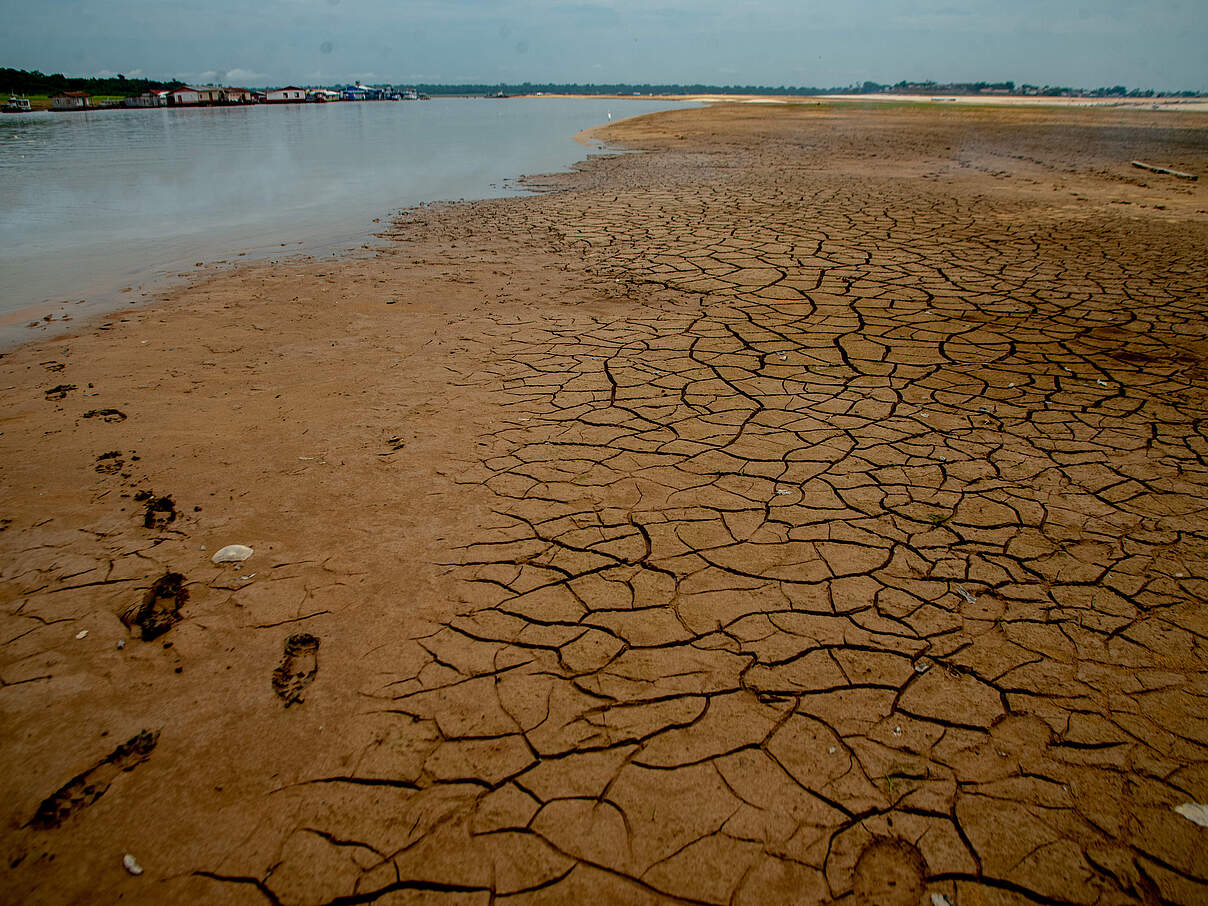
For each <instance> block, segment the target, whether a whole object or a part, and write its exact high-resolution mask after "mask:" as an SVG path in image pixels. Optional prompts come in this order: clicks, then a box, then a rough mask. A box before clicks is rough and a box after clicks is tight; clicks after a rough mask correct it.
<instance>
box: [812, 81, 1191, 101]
mask: <svg viewBox="0 0 1208 906" xmlns="http://www.w3.org/2000/svg"><path fill="white" fill-rule="evenodd" d="M832 90H834V91H843V92H848V93H852V94H888V93H901V94H910V93H931V94H937V93H938V94H983V93H990V94H1014V95H1027V96H1035V97H1082V98H1124V97H1129V98H1152V97H1159V96H1161V97H1184V98H1191V97H1202V96H1203V94H1204V92H1201V91H1154V90H1153V89H1152V88H1133V89H1132V90H1129V89H1128V88H1127V87H1125V86H1124V85H1113V86H1111V87H1110V88H1109V87H1106V86H1104V87H1102V88H1071V87H1069V86H1068V85H1029V84H1027V83H1024V84H1023V85H1019V86H1016V84H1015V83H1014V82H1011V81H1007V82H930V81H928V82H907V81H901V82H896V83H894V84H892V85H888V84H881V83H880V82H864V83H863V84H862V85H853V86H852V87H851V88H838V89H832Z"/></svg>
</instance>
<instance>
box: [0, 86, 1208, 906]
mask: <svg viewBox="0 0 1208 906" xmlns="http://www.w3.org/2000/svg"><path fill="white" fill-rule="evenodd" d="M1105 118H1106V119H1105ZM609 136H610V137H612V138H615V139H617V140H621V141H626V142H628V143H629V144H631V145H632V146H633V147H637V148H644V149H646V150H647V151H649V152H650V153H647V154H642V155H623V156H620V157H615V158H607V159H600V160H596V161H594V162H592V163H590V164H589V165H587V166H585V167H583V168H582V169H581V171H580V172H578V173H576V174H573V175H569V176H565V177H552V178H550V179H549V180H548V182H547V183H545V184H544V185H542V186H541V188H543V189H545V190H547V191H545V192H544V193H543V194H541V195H539V196H537V197H533V198H527V199H523V200H516V199H513V200H505V201H492V202H481V203H475V204H469V205H456V206H437V207H432V208H425V209H420V210H417V211H413V212H409V213H407V214H405V215H403V216H402V217H400V218H399V219H398V220H397V221H396V222H395V224H394V225H393V226H392V227H391V228H390V230H389V232H388V235H389V237H390V238H392V239H394V240H396V241H395V243H394V244H393V245H392V246H390V247H389V248H387V249H385V250H382V251H381V252H379V253H377V254H376V255H375V256H374V257H370V258H367V259H357V260H352V261H344V262H335V263H333V262H295V263H293V264H292V265H290V266H289V267H284V268H283V267H276V268H275V267H261V268H249V269H245V270H242V271H237V272H234V273H232V274H225V275H219V276H216V277H213V278H210V279H209V280H207V281H202V282H200V283H198V284H197V285H195V286H193V287H192V288H190V289H188V290H185V291H181V293H180V294H179V297H178V298H177V299H176V300H175V302H174V303H172V304H165V305H162V306H160V307H159V308H152V309H149V310H146V311H137V312H136V311H133V310H132V312H131V313H129V316H128V317H125V318H122V319H120V320H117V319H115V320H114V321H113V322H110V324H109V327H108V328H107V332H106V333H102V332H100V331H97V332H95V333H94V334H92V335H85V336H80V337H76V338H71V339H69V340H61V341H57V342H48V343H46V344H43V345H40V346H34V347H27V348H26V349H24V350H20V351H18V352H17V353H15V354H13V355H10V356H9V357H7V358H6V360H5V361H4V362H0V366H4V367H5V369H6V371H5V376H6V377H7V378H11V379H10V380H6V381H5V383H11V384H14V385H15V386H16V387H17V388H18V390H17V391H14V390H13V389H10V390H9V391H6V392H5V395H6V399H8V398H12V399H14V400H15V399H17V397H16V396H15V395H14V394H16V393H18V392H20V391H24V392H20V396H19V402H14V403H13V404H12V405H13V409H12V412H13V414H12V415H11V417H10V418H9V419H8V421H7V422H6V425H7V426H6V428H5V434H4V435H3V437H0V440H3V441H4V442H5V445H6V446H5V455H6V457H7V458H8V459H9V460H10V461H14V462H19V463H23V465H19V466H14V467H13V468H12V469H10V470H6V477H5V484H6V487H5V489H4V490H5V495H6V497H7V498H8V499H9V500H10V501H13V503H12V505H11V506H9V510H10V511H11V512H10V513H4V514H0V515H4V516H5V517H6V518H8V519H10V523H7V524H6V528H5V530H4V531H3V533H0V543H3V545H4V548H5V551H6V556H5V566H4V580H5V591H4V595H3V604H4V617H3V626H4V628H5V632H6V635H5V637H4V639H5V643H6V644H5V648H4V659H3V661H0V678H2V679H3V681H4V687H3V689H0V696H3V699H2V700H3V701H4V703H5V711H6V713H7V714H9V715H10V717H9V718H7V721H8V723H9V725H10V727H11V728H12V729H11V732H10V733H9V734H7V741H6V742H5V743H4V748H5V752H6V756H5V757H6V761H7V763H8V765H9V770H8V773H9V775H10V776H9V777H8V778H6V779H5V780H4V785H3V791H4V792H5V794H6V800H7V802H8V803H9V804H10V809H9V810H8V812H9V813H8V817H7V824H6V827H5V845H6V856H7V858H8V859H9V867H10V873H9V877H8V880H6V881H5V882H4V885H5V887H6V888H7V889H8V890H9V891H10V892H11V893H14V894H19V895H23V896H36V897H38V898H39V899H43V900H47V901H53V900H56V899H60V900H62V901H69V900H72V899H75V898H80V897H86V896H87V892H88V891H93V892H97V891H100V892H101V893H100V896H101V898H102V899H106V898H116V897H117V896H119V895H120V896H123V897H126V898H131V899H139V898H142V899H146V900H148V901H165V900H166V899H171V898H177V899H178V900H179V901H185V900H189V899H194V900H199V901H200V900H206V901H223V900H226V901H230V902H245V901H246V902H270V903H289V904H294V903H299V904H301V903H307V904H309V903H314V904H325V903H332V904H334V903H354V902H381V903H410V902H440V903H446V902H448V903H488V902H497V903H516V904H521V903H523V904H529V903H534V904H536V903H587V902H599V903H652V904H653V903H664V902H667V903H670V902H681V903H702V904H748V903H750V904H756V903H758V904H768V903H826V902H849V903H884V904H897V903H902V904H913V903H919V902H930V900H928V899H927V897H928V896H929V895H930V894H931V893H938V894H942V895H943V896H946V897H947V898H949V900H950V901H951V902H953V903H956V904H958V906H964V904H979V903H986V904H991V903H993V904H1014V903H1045V904H1049V903H1052V904H1064V903H1079V904H1116V903H1136V902H1140V903H1147V904H1150V903H1190V902H1197V901H1201V900H1203V899H1204V898H1205V897H1208V888H1206V886H1205V882H1206V881H1208V848H1206V847H1205V845H1204V844H1205V842H1206V838H1205V835H1206V834H1208V830H1205V829H1204V828H1202V827H1200V826H1198V825H1196V824H1194V823H1192V822H1191V821H1189V820H1188V819H1187V818H1185V817H1183V816H1182V815H1181V814H1178V813H1176V812H1175V811H1174V807H1175V806H1178V805H1180V804H1182V803H1185V802H1188V801H1199V802H1203V801H1206V800H1208V747H1206V743H1208V724H1206V723H1205V720H1204V714H1205V705H1206V703H1208V672H1206V670H1205V666H1206V655H1205V649H1204V639H1205V633H1208V623H1206V622H1205V618H1204V615H1203V607H1204V598H1205V593H1206V591H1208V584H1206V581H1205V580H1206V578H1208V518H1206V515H1205V487H1206V485H1208V431H1206V427H1205V426H1206V425H1208V340H1206V339H1205V304H1206V302H1208V290H1206V287H1208V261H1206V258H1205V254H1204V252H1205V249H1206V248H1208V216H1206V215H1205V213H1204V209H1205V207H1208V192H1206V191H1205V189H1204V188H1203V186H1202V184H1190V185H1188V184H1177V185H1176V184H1174V181H1172V180H1162V179H1159V178H1155V177H1152V176H1150V175H1144V176H1142V175H1134V173H1135V171H1130V168H1129V166H1128V160H1129V158H1130V157H1145V158H1146V159H1150V158H1154V157H1160V158H1161V159H1162V160H1163V161H1164V162H1168V163H1169V165H1171V166H1174V167H1176V168H1177V169H1180V170H1191V171H1193V172H1196V171H1199V172H1205V171H1206V170H1208V167H1206V166H1205V165H1206V164H1208V141H1206V136H1208V129H1206V126H1205V124H1204V121H1203V119H1202V118H1196V117H1195V116H1192V115H1186V116H1180V117H1178V118H1175V117H1174V116H1173V115H1169V114H1160V115H1152V116H1151V115H1148V114H1118V113H1110V114H1109V113H1104V112H1101V111H1099V112H1094V113H1087V112H1079V111H1065V112H1054V111H1039V112H1038V111H1026V112H1019V111H944V112H943V113H942V114H941V113H936V112H934V111H928V110H925V109H916V108H903V109H891V108H886V109H883V110H872V111H869V110H863V109H860V108H833V107H832V108H818V107H813V106H809V107H800V108H785V109H775V110H769V109H759V110H752V109H750V108H742V107H738V106H727V107H719V108H714V109H711V110H703V111H682V112H676V113H671V114H660V115H656V116H655V117H647V118H641V119H639V120H635V121H631V122H629V123H622V124H619V125H618V126H615V127H613V129H612V130H611V131H610V132H609ZM1142 151H1144V152H1146V153H1145V154H1142V153H1141V152H1142ZM386 304H390V305H394V306H396V307H395V308H387V307H386ZM400 307H402V308H404V309H405V311H404V312H403V314H405V317H402V316H400V312H399V308H400ZM161 322H163V323H161ZM164 323H166V324H167V327H165V326H164ZM266 328H267V329H266ZM266 334H267V335H266ZM143 340H147V343H146V344H144V343H143ZM119 341H120V342H119ZM121 343H126V344H127V345H126V346H125V347H123V348H125V349H126V350H127V351H126V352H125V353H123V352H121V350H120V349H116V348H115V346H121ZM130 343H133V344H135V345H134V346H133V347H130V346H129V345H128V344H130ZM173 344H177V345H173ZM140 345H141V346H142V347H143V349H142V351H143V352H144V353H145V355H146V356H147V363H146V364H132V363H131V361H130V357H129V356H130V353H129V349H131V348H133V349H135V350H137V349H138V348H139V346H140ZM147 346H152V347H153V348H151V349H149V350H148V349H147V348H146V347H147ZM60 347H61V348H60ZM177 350H179V351H177ZM106 356H108V357H109V358H106ZM123 356H125V358H123ZM190 357H191V358H190ZM62 358H67V359H68V365H67V368H66V369H63V368H61V367H60V368H50V367H49V366H48V365H46V361H47V360H50V359H54V360H55V364H62V363H61V362H59V361H58V360H59V359H62ZM107 363H108V364H107ZM207 363H209V364H207ZM153 366H154V368H156V369H164V370H163V371H156V372H155V373H154V374H149V372H151V370H152V367H153ZM206 368H210V369H211V371H212V372H214V374H213V377H212V379H210V380H208V381H207V382H206V383H204V384H203V383H202V382H200V381H198V380H196V379H195V378H194V374H195V373H204V372H205V369H206ZM106 369H108V370H106ZM93 372H95V373H96V375H97V376H98V377H97V380H96V381H95V383H96V385H97V387H99V388H101V390H100V391H98V392H100V394H101V397H100V399H98V400H87V401H85V400H83V399H82V398H81V397H79V394H80V393H81V391H80V390H79V389H75V390H73V391H64V398H63V399H61V400H51V399H50V398H49V397H48V396H47V395H46V394H45V393H44V390H45V388H46V387H49V386H50V385H51V384H54V385H59V386H62V385H64V382H65V381H66V380H68V379H71V380H73V381H74V383H75V385H77V388H84V387H85V386H87V387H92V386H93V383H91V381H93ZM101 376H103V377H104V378H105V383H102V381H101V380H100V377H101ZM39 381H40V383H38V382H39ZM145 385H152V386H151V387H150V389H149V390H148V391H146V392H144V393H142V394H141V395H140V394H139V393H138V391H140V390H142V389H143V387H144V386H145ZM274 394H276V396H274ZM101 405H113V406H114V407H116V408H117V409H119V410H120V411H121V412H122V413H123V414H128V415H129V418H128V420H124V421H121V422H120V423H105V422H102V421H100V420H96V419H94V420H88V421H85V420H82V419H81V413H82V412H83V410H84V409H85V408H89V409H91V408H96V407H99V406H101ZM182 407H187V411H182ZM232 407H234V408H232ZM48 413H53V414H48ZM56 420H57V421H56ZM310 432H313V434H310ZM12 435H15V437H13V436H12ZM47 435H52V436H53V437H52V441H51V442H53V443H54V445H55V449H56V451H58V452H56V453H55V454H53V457H52V459H51V460H49V462H48V461H47V460H46V459H45V458H43V460H42V461H41V462H40V463H34V464H29V463H28V462H27V460H29V459H36V458H37V456H36V454H35V452H34V451H36V450H38V449H41V448H40V447H39V446H38V444H43V445H45V444H47V443H48V442H47V441H46V439H45V437H46V436H47ZM308 435H310V436H309V438H308ZM22 444H25V446H24V447H23V446H22ZM134 447H137V452H136V453H127V452H123V451H127V450H129V449H131V448H134ZM110 448H112V451H113V452H117V453H120V455H121V456H123V457H125V459H118V457H115V456H113V455H112V454H111V453H106V452H105V451H107V450H110ZM118 448H121V449H120V450H119V449H118ZM98 454H102V455H100V456H98ZM48 455H50V454H48ZM131 455H133V456H137V457H138V459H136V460H131V459H130V456H131ZM54 457H57V458H54ZM114 461H116V462H119V463H120V464H119V466H118V467H117V471H111V470H110V467H109V466H108V465H106V468H105V469H101V468H100V467H99V466H97V467H95V468H94V463H95V462H101V463H102V464H105V463H112V462H114ZM283 463H285V464H286V465H283ZM48 464H49V465H51V466H53V468H51V469H47V470H46V471H39V470H38V467H39V466H41V467H42V468H44V469H45V467H46V466H47V465H48ZM122 468H126V471H125V472H122V471H121V469H122ZM47 472H51V473H52V474H47ZM136 489H143V490H144V491H146V492H151V491H152V490H153V491H154V493H155V494H156V495H161V494H165V493H168V492H172V493H173V495H174V498H173V499H174V500H175V505H176V507H177V510H178V511H179V514H180V515H179V518H178V519H176V520H175V521H172V522H171V523H169V524H167V525H162V526H155V527H149V526H145V525H143V521H142V509H139V507H140V506H141V505H140V504H138V503H136V502H135V499H134V497H133V496H132V495H133V492H134V491H135V490H136ZM152 499H155V498H152ZM194 505H197V506H199V507H200V509H196V510H195V509H194ZM122 507H124V508H125V509H122ZM211 511H215V512H214V514H213V515H210V514H211ZM203 539H204V540H203ZM228 541H239V542H241V543H248V544H252V545H253V546H254V547H256V550H257V552H256V555H255V556H254V557H253V558H252V559H251V560H249V561H248V562H247V563H246V564H243V565H242V568H241V570H240V571H236V570H234V569H233V568H231V567H221V566H215V565H213V564H211V563H210V562H209V560H208V559H207V556H208V553H207V552H199V551H198V546H199V544H201V543H206V544H207V550H208V552H212V551H213V550H215V549H216V548H217V547H218V546H220V545H221V544H222V543H227V542H228ZM169 568H170V569H174V570H179V571H180V572H182V573H184V574H185V576H186V577H187V590H188V592H189V594H188V597H187V600H186V601H185V603H184V604H183V605H182V606H181V608H180V612H179V614H178V616H179V617H180V622H179V623H178V624H176V625H174V626H173V627H172V628H171V630H170V631H169V632H168V633H167V634H166V635H164V636H163V637H162V638H157V639H156V640H155V642H153V643H146V642H143V641H141V640H137V639H136V638H135V637H134V636H131V635H130V634H129V632H128V631H126V629H125V627H124V626H122V624H121V623H120V620H119V617H120V615H121V613H122V612H123V611H124V610H125V609H126V608H127V607H128V606H129V605H130V603H131V601H136V600H139V599H140V595H142V594H144V593H145V592H146V590H147V588H148V587H150V586H151V584H152V582H154V581H155V580H156V579H157V578H158V577H159V576H160V575H162V574H163V573H164V571H165V570H166V569H169ZM256 573H259V575H255V574H256ZM245 577H246V578H245ZM87 627H92V629H91V634H90V635H89V636H88V637H87V638H84V639H80V638H77V637H76V632H77V630H78V629H80V628H87ZM303 634H304V635H303ZM165 639H168V640H171V642H170V643H169V642H165V641H164V640H165ZM287 639H288V640H287ZM298 639H304V640H309V641H307V642H306V645H305V646H302V645H301V643H300V642H298V641H297V640H298ZM92 640H95V641H96V644H95V646H94V647H92V648H90V647H88V646H90V645H93V641H92ZM102 640H103V641H102ZM119 640H120V641H123V642H124V643H125V644H124V645H123V648H122V649H121V650H117V649H116V647H115V645H116V642H117V641H119ZM320 641H321V648H319V643H320ZM312 642H313V644H314V647H313V648H311V647H309V646H310V645H311V643H312ZM283 645H284V646H285V647H284V651H285V660H282V650H283V647H282V646H283ZM165 646H167V647H165ZM291 646H292V647H291ZM303 648H305V652H304V653H300V652H303ZM279 665H280V666H279ZM274 669H276V670H277V671H278V673H277V674H274ZM282 677H284V678H285V679H281V678H282ZM294 677H297V679H294ZM270 678H271V679H272V683H273V684H277V683H278V682H281V683H284V682H286V681H287V680H288V681H289V682H292V683H294V684H295V685H296V686H297V688H298V690H299V692H298V694H297V695H294V693H292V692H291V693H290V694H291V696H293V698H292V700H291V699H290V698H286V702H287V703H289V704H292V705H293V707H289V708H288V709H286V708H285V707H284V706H283V705H282V701H281V698H279V697H277V696H278V695H281V693H280V691H278V693H277V694H276V695H275V694H274V691H273V685H272V684H270ZM290 688H291V689H292V688H293V687H292V686H291V687H290ZM302 688H305V695H304V696H303V695H301V693H300V690H301V689H302ZM282 697H285V696H283V695H282ZM143 730H147V731H150V732H154V733H158V734H159V735H158V743H157V744H156V743H155V742H153V743H152V745H154V746H155V748H154V751H152V752H150V753H149V754H147V755H146V756H145V757H144V758H143V760H142V761H139V762H137V763H135V764H132V765H131V766H130V767H128V768H126V767H122V769H121V771H117V770H115V769H113V768H112V767H109V768H106V770H105V771H104V772H103V773H104V778H105V781H106V783H107V784H108V785H107V786H106V788H105V789H104V790H102V794H98V795H97V796H95V797H94V798H93V799H92V800H91V801H90V802H89V803H87V804H86V807H85V806H81V807H79V808H78V809H77V810H76V811H74V812H72V811H71V809H70V808H68V807H66V806H60V805H58V803H59V800H55V803H56V807H57V808H58V811H57V812H56V814H61V813H62V814H64V816H63V818H62V820H61V821H60V824H59V825H58V826H57V827H54V828H43V827H34V826H31V825H30V820H31V818H32V817H33V816H34V815H35V814H37V813H38V808H39V803H42V802H43V801H44V800H45V799H47V797H50V796H51V795H52V794H54V793H55V791H56V790H57V789H59V788H60V787H62V786H63V785H64V784H68V781H72V783H74V784H76V787H78V786H79V785H80V784H83V783H84V782H85V780H86V779H87V776H88V775H86V772H87V771H88V770H89V769H90V768H92V766H93V765H103V764H104V765H107V764H109V763H108V762H105V761H104V759H105V758H106V756H108V755H109V754H110V753H111V752H113V751H114V747H115V746H118V745H119V744H121V743H123V742H124V741H125V740H127V739H128V738H131V737H134V736H135V735H136V734H137V733H139V732H140V731H143ZM72 778H75V779H74V780H72ZM81 778H84V779H81ZM76 787H71V788H72V789H75V788H76ZM124 852H135V853H136V854H137V855H138V857H139V860H140V861H141V862H142V864H143V865H144V866H145V867H146V869H147V874H146V875H145V876H143V877H141V878H133V877H128V876H126V873H125V872H124V871H123V870H122V867H121V856H122V854H123V853H124Z"/></svg>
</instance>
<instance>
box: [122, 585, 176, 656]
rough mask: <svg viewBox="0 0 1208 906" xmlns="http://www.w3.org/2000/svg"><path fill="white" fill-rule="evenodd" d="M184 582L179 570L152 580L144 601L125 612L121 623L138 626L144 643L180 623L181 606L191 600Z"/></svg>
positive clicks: (131, 627)
mask: <svg viewBox="0 0 1208 906" xmlns="http://www.w3.org/2000/svg"><path fill="white" fill-rule="evenodd" d="M184 582H185V577H184V576H182V575H181V574H180V573H172V572H168V573H164V574H163V575H162V576H160V577H159V578H158V579H156V580H155V582H154V583H152V585H151V587H150V588H149V589H148V590H147V593H146V594H145V595H144V596H143V600H142V601H141V602H139V603H138V604H135V605H134V606H133V607H131V608H130V609H129V610H127V611H126V612H125V613H124V614H122V622H123V623H125V624H126V625H127V626H129V627H130V629H131V630H133V629H135V628H136V627H137V628H138V629H139V632H140V635H139V637H140V638H141V639H142V640H143V641H144V642H149V641H151V640H152V639H155V638H158V637H159V636H161V635H163V634H164V633H165V632H167V631H168V630H169V629H171V628H172V627H173V626H175V625H176V624H177V623H179V622H180V608H181V607H182V606H183V605H184V603H185V601H187V600H188V599H189V590H188V589H187V588H185V587H184Z"/></svg>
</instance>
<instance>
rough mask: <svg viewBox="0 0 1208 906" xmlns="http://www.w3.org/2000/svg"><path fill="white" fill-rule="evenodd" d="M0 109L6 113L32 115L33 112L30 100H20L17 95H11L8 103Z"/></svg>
mask: <svg viewBox="0 0 1208 906" xmlns="http://www.w3.org/2000/svg"><path fill="white" fill-rule="evenodd" d="M0 109H2V110H3V111H4V112H5V113H30V112H31V111H32V110H33V108H32V107H30V106H29V98H19V97H17V96H16V95H15V94H14V95H10V96H9V99H8V101H7V102H6V103H5V104H4V106H3V108H0Z"/></svg>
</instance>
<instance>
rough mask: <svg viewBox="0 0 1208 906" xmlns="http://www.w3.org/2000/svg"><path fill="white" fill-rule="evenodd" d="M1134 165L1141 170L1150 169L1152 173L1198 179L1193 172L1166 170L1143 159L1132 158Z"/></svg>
mask: <svg viewBox="0 0 1208 906" xmlns="http://www.w3.org/2000/svg"><path fill="white" fill-rule="evenodd" d="M1132 165H1133V166H1134V167H1139V168H1140V169H1142V170H1152V171H1153V172H1154V173H1165V174H1166V175H1167V176H1177V177H1178V178H1179V179H1199V177H1198V176H1196V175H1195V174H1194V173H1180V172H1179V171H1178V170H1168V169H1167V168H1166V167H1155V166H1154V165H1153V164H1147V163H1145V161H1143V160H1134V161H1133V162H1132Z"/></svg>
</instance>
